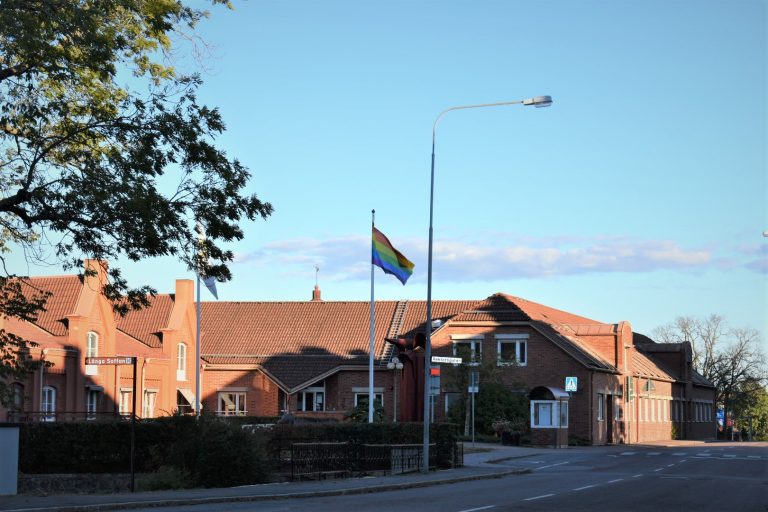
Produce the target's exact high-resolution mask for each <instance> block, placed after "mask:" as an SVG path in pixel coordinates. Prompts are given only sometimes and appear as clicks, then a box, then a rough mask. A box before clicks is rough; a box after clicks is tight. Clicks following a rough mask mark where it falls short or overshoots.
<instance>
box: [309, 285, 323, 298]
mask: <svg viewBox="0 0 768 512" xmlns="http://www.w3.org/2000/svg"><path fill="white" fill-rule="evenodd" d="M312 302H323V299H321V298H320V287H319V286H318V285H315V289H314V290H312Z"/></svg>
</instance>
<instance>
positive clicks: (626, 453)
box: [621, 452, 637, 455]
mask: <svg viewBox="0 0 768 512" xmlns="http://www.w3.org/2000/svg"><path fill="white" fill-rule="evenodd" d="M635 453H637V452H621V454H622V455H634V454H635Z"/></svg>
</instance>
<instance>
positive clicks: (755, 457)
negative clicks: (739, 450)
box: [747, 455, 760, 459]
mask: <svg viewBox="0 0 768 512" xmlns="http://www.w3.org/2000/svg"><path fill="white" fill-rule="evenodd" d="M747 458H748V459H759V458H760V456H759V455H747Z"/></svg>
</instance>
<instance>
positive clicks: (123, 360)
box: [85, 357, 133, 365]
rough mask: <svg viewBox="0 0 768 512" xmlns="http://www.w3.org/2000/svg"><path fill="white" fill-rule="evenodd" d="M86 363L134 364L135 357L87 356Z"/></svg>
mask: <svg viewBox="0 0 768 512" xmlns="http://www.w3.org/2000/svg"><path fill="white" fill-rule="evenodd" d="M85 364H95V365H102V364H109V365H115V364H133V358H132V357H86V358H85Z"/></svg>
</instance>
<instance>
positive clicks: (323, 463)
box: [290, 443, 464, 480]
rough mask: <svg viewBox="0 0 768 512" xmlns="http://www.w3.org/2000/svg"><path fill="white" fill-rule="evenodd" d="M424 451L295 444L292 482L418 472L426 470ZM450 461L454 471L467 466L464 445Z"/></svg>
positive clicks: (432, 448)
mask: <svg viewBox="0 0 768 512" xmlns="http://www.w3.org/2000/svg"><path fill="white" fill-rule="evenodd" d="M435 446H436V445H434V444H430V449H429V454H430V457H429V465H430V467H435V466H436V460H437V456H438V454H437V453H436V449H435ZM423 448H424V446H423V445H421V444H353V443H293V444H292V445H291V455H290V457H291V458H290V460H291V480H304V479H311V480H319V479H323V478H347V477H355V476H362V475H367V474H402V473H410V472H415V471H419V470H420V469H421V467H422V463H423V451H424V450H423ZM450 459H451V460H450V465H451V467H460V466H462V465H463V464H464V450H463V445H462V444H460V443H454V445H453V449H452V454H451V457H450Z"/></svg>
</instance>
